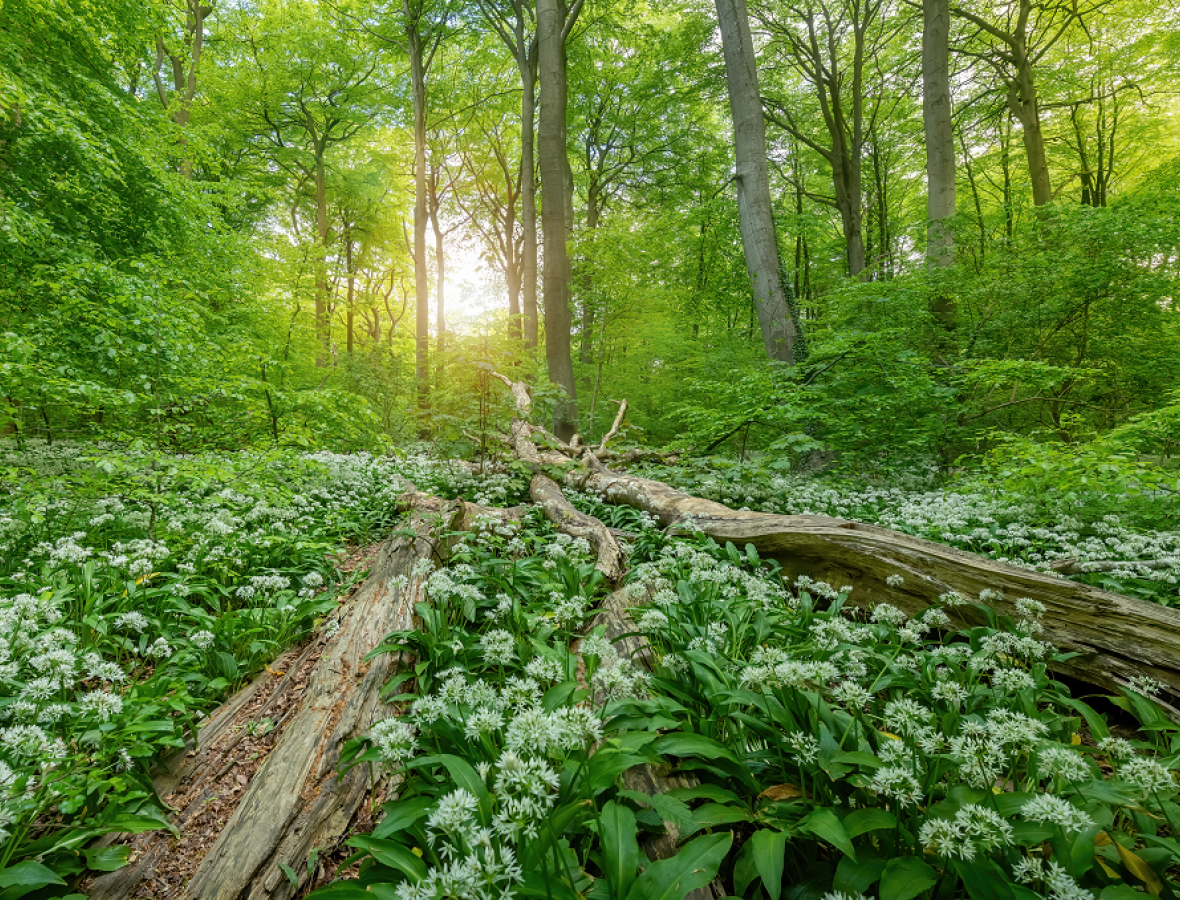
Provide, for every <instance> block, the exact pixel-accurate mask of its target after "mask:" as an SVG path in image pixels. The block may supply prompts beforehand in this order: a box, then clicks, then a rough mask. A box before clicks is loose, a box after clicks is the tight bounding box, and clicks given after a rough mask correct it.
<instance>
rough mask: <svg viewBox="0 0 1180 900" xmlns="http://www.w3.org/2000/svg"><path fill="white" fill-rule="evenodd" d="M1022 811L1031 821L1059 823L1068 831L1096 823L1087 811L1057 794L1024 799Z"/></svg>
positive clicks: (1050, 823) (1045, 823)
mask: <svg viewBox="0 0 1180 900" xmlns="http://www.w3.org/2000/svg"><path fill="white" fill-rule="evenodd" d="M1020 811H1021V812H1022V813H1024V817H1025V818H1026V819H1028V820H1029V821H1030V822H1039V823H1041V824H1042V825H1058V826H1060V827H1061V828H1064V829H1065V830H1066V831H1081V830H1082V829H1084V828H1089V827H1090V826H1091V825H1093V824H1094V820H1093V819H1091V818H1090V816H1089V815H1088V814H1087V813H1085V812H1083V811H1082V810H1080V809H1078V808H1077V807H1076V806H1074V805H1072V804H1071V803H1069V802H1068V801H1067V800H1064V799H1062V798H1061V797H1058V796H1056V795H1055V794H1038V795H1037V796H1035V797H1033V798H1032V799H1030V800H1026V801H1024V805H1023V806H1021V808H1020Z"/></svg>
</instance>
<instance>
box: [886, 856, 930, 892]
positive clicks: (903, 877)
mask: <svg viewBox="0 0 1180 900" xmlns="http://www.w3.org/2000/svg"><path fill="white" fill-rule="evenodd" d="M937 883H938V876H937V875H935V873H934V870H933V869H932V868H930V866H928V865H926V863H924V862H922V860H920V859H918V858H917V857H916V856H901V857H897V858H895V859H891V860H889V862H887V863H885V870H884V872H882V873H881V887H880V893H879V896H880V900H913V898H914V897H917V896H918V895H919V894H920V893H922V892H923V891H924V890H926V889H927V888H929V887H933V886H934V885H935V884H937Z"/></svg>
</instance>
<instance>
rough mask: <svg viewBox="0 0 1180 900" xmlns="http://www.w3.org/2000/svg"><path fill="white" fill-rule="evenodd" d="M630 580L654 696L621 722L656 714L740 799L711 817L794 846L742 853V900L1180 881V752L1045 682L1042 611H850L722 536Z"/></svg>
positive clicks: (669, 736) (661, 559)
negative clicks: (1175, 874) (651, 653)
mask: <svg viewBox="0 0 1180 900" xmlns="http://www.w3.org/2000/svg"><path fill="white" fill-rule="evenodd" d="M634 576H635V577H634V581H633V582H632V588H631V590H632V593H633V596H634V598H635V601H636V608H635V610H634V616H635V619H636V621H637V623H638V627H639V629H640V630H641V631H643V632H644V633H645V635H646V636H647V638H648V639H649V640H650V642H651V644H652V646H653V647H654V648H655V649H656V651H657V655H658V658H659V665H658V667H657V670H656V673H655V675H654V677H653V678H652V680H651V690H652V693H653V698H652V699H649V700H631V701H626V702H625V703H622V704H620V705H619V706H618V708H617V710H616V711H618V712H620V713H625V714H626V715H628V716H629V717H630V720H631V721H639V720H640V719H641V718H642V717H643V716H647V717H649V718H650V719H651V720H652V721H658V722H660V723H661V725H662V727H664V728H665V729H668V732H667V733H665V734H664V735H663V736H662V737H660V738H659V739H658V740H657V741H655V743H654V744H653V747H654V748H655V749H657V750H659V751H662V752H665V753H669V754H674V755H677V756H680V757H682V762H681V768H682V769H687V770H691V771H693V773H694V774H695V775H697V777H699V778H701V780H702V781H704V782H705V783H707V784H708V785H710V786H711V787H712V788H715V789H716V790H717V791H723V792H728V794H727V795H723V794H720V793H719V794H717V795H716V797H715V798H714V800H713V802H712V803H710V804H706V805H704V806H702V807H699V808H698V809H696V810H694V811H693V814H694V816H695V817H696V818H697V820H698V821H708V822H712V823H717V822H735V821H738V822H743V823H747V824H746V825H745V826H744V827H753V828H758V829H771V830H775V831H778V832H781V833H783V834H785V835H787V837H785V838H783V839H782V841H783V842H782V848H783V849H782V852H783V853H784V854H785V858H786V860H787V864H786V874H785V875H784V874H783V870H782V869H781V868H780V869H778V870H776V869H775V868H774V867H773V866H770V865H769V863H768V862H767V858H766V857H765V856H764V850H761V849H759V848H764V847H765V846H769V845H770V844H771V843H772V842H773V840H774V838H773V837H767V838H766V839H764V840H763V839H760V840H759V841H749V842H747V843H746V844H745V845H744V846H745V850H744V852H743V854H742V855H741V856H739V858H738V859H737V860H735V861H734V873H735V882H736V884H737V885H738V889H739V892H740V891H741V890H744V889H745V888H746V887H748V886H749V885H756V884H758V883H759V881H761V883H762V885H763V887H764V889H765V890H767V891H769V892H770V894H771V896H775V895H777V893H778V892H779V891H780V890H781V885H780V884H779V883H777V882H776V881H775V879H776V878H785V879H786V881H787V882H788V883H790V882H792V881H797V880H800V879H810V880H811V881H812V882H813V883H816V882H818V883H822V884H823V885H824V886H825V887H830V888H831V889H832V890H834V891H837V892H844V893H845V894H847V895H850V896H859V895H865V894H871V893H875V894H876V896H878V897H879V898H880V900H909V898H912V897H914V896H917V895H918V894H933V895H934V896H935V897H953V896H957V895H959V894H961V893H962V892H964V891H966V892H967V893H968V894H970V895H971V896H972V897H975V898H979V897H982V896H983V895H982V894H980V893H979V891H980V890H981V888H978V887H977V886H978V885H979V884H981V883H983V882H986V883H989V884H992V885H995V884H997V883H998V884H999V885H1000V887H998V888H996V890H998V891H999V893H995V894H988V895H987V896H989V897H990V896H1004V897H1013V898H1014V897H1028V896H1031V895H1032V893H1030V892H1035V891H1040V892H1042V893H1040V894H1036V895H1037V896H1047V897H1050V898H1053V900H1064V898H1067V897H1068V898H1073V900H1080V898H1095V897H1097V896H1098V894H1099V893H1103V892H1106V893H1103V896H1104V897H1108V896H1114V895H1113V894H1110V893H1109V890H1110V889H1111V888H1112V887H1114V888H1118V889H1120V890H1122V889H1129V886H1131V885H1141V886H1147V887H1148V888H1149V889H1153V888H1157V887H1158V886H1159V885H1163V884H1165V883H1166V884H1168V885H1171V887H1169V888H1168V889H1169V890H1175V889H1176V886H1175V885H1174V884H1173V883H1172V882H1169V881H1167V872H1168V870H1169V869H1170V868H1171V867H1172V866H1174V865H1176V864H1177V862H1180V843H1176V842H1175V840H1174V837H1173V835H1174V834H1175V831H1174V826H1173V824H1172V823H1173V822H1177V821H1180V816H1178V815H1177V814H1178V813H1180V807H1177V806H1176V804H1175V803H1174V798H1175V794H1176V790H1177V787H1178V786H1177V783H1176V780H1175V772H1174V770H1173V765H1174V764H1175V761H1176V757H1175V756H1173V755H1171V754H1172V753H1174V752H1175V748H1171V750H1170V752H1169V755H1168V756H1165V757H1159V756H1157V755H1156V754H1155V753H1153V747H1152V745H1151V744H1150V743H1148V742H1144V741H1140V742H1131V741H1127V740H1125V739H1119V738H1112V737H1111V736H1110V735H1109V732H1108V730H1107V727H1106V725H1105V723H1104V722H1103V720H1102V718H1101V717H1100V716H1099V715H1097V713H1095V712H1094V710H1092V709H1091V708H1090V707H1089V706H1087V705H1086V704H1085V703H1083V702H1082V701H1080V700H1078V699H1076V698H1073V697H1071V696H1070V695H1069V693H1068V691H1067V690H1066V689H1065V688H1064V687H1063V686H1062V685H1060V684H1058V683H1057V682H1055V681H1054V680H1053V679H1052V678H1051V676H1050V674H1049V671H1048V666H1049V665H1050V664H1051V663H1052V662H1053V660H1054V659H1055V658H1056V656H1057V651H1056V650H1055V649H1054V648H1052V647H1050V646H1049V645H1047V644H1045V643H1044V642H1042V641H1041V640H1040V639H1039V638H1038V636H1037V635H1038V633H1039V631H1040V621H1039V619H1040V616H1041V615H1042V614H1043V612H1044V609H1043V607H1041V606H1040V604H1038V603H1036V602H1035V601H1032V600H1018V601H1017V602H1016V604H1015V606H1016V609H1017V611H1018V618H1017V619H1016V620H1014V621H1001V620H998V619H997V616H996V614H995V612H994V611H992V610H991V609H990V607H989V606H988V603H989V602H990V601H992V600H994V599H996V597H995V596H994V595H989V592H985V595H984V596H982V597H978V598H970V599H969V600H968V599H967V598H961V597H958V596H955V595H948V596H946V597H944V598H943V602H944V605H947V606H950V605H958V604H963V603H966V602H971V603H972V604H974V605H975V606H976V607H978V609H979V612H980V614H981V615H983V616H984V617H986V618H987V620H988V621H989V622H990V623H991V624H990V625H989V626H985V627H976V628H970V629H966V630H960V631H954V630H950V629H949V626H948V622H949V619H948V617H947V615H946V614H945V612H944V611H943V609H941V608H940V607H932V608H930V609H927V610H926V611H925V612H923V613H922V614H921V615H919V616H916V617H913V618H911V617H908V616H907V615H906V614H905V613H903V612H902V611H901V610H899V609H898V608H896V607H894V606H892V605H890V604H889V603H888V598H887V597H883V598H881V599H880V600H879V601H878V602H875V603H870V604H867V606H868V609H867V610H865V611H861V610H852V609H851V608H849V606H848V605H847V602H846V601H847V600H848V597H849V590H848V589H847V588H843V589H839V590H837V589H835V588H833V587H832V586H830V585H827V584H823V583H817V582H814V581H812V580H810V579H808V578H806V577H800V578H798V579H795V580H794V582H793V583H792V584H791V585H790V589H789V590H788V587H787V585H786V584H785V583H784V582H783V581H782V580H781V579H780V578H779V577H778V575H777V574H776V570H775V568H774V567H766V566H759V564H758V560H757V557H756V554H754V553H753V550H752V548H747V551H746V553H744V554H742V553H739V552H738V551H737V550H736V548H733V547H732V546H729V547H726V548H721V547H718V546H717V545H716V544H714V543H713V542H711V541H709V540H703V541H701V542H699V543H698V545H697V546H692V545H689V544H678V545H673V546H669V547H666V548H665V549H664V550H663V551H662V552H661V554H660V555H659V556H658V558H656V559H655V560H654V561H653V562H651V563H650V564H648V565H645V566H641V567H639V568H638V569H637V570H636V571H635V573H634ZM1126 700H1127V706H1128V708H1136V707H1135V706H1134V705H1133V704H1132V703H1131V701H1132V700H1134V702H1135V703H1136V704H1139V705H1140V706H1146V707H1150V703H1149V702H1148V701H1147V700H1146V699H1145V698H1144V697H1142V696H1141V695H1139V694H1137V693H1135V692H1133V691H1128V696H1127V698H1126ZM1161 718H1162V717H1161ZM1083 721H1084V722H1085V726H1084V728H1085V730H1087V731H1088V733H1089V736H1090V737H1091V740H1089V741H1085V742H1083V740H1082V732H1083V725H1082V723H1083ZM1153 727H1156V728H1160V727H1163V726H1160V725H1159V723H1158V720H1156V721H1155V723H1154V724H1153ZM672 728H676V729H677V731H672V730H671V729H672ZM1165 730H1166V729H1165ZM1172 731H1173V733H1174V729H1173V730H1172ZM724 796H729V797H730V799H729V800H728V801H726V800H724V799H723V797H724ZM709 807H712V808H711V809H710V808H709ZM775 846H777V845H775ZM817 858H818V859H819V860H821V861H822V862H821V863H820V864H819V866H818V868H817V863H816V860H817ZM792 866H795V867H796V868H795V869H794V870H793V871H792ZM767 879H770V880H771V882H772V883H768V882H767ZM1025 884H1028V885H1032V888H1025V887H1024V886H1023V885H1025ZM1116 893H1117V891H1116Z"/></svg>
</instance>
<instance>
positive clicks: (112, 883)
mask: <svg viewBox="0 0 1180 900" xmlns="http://www.w3.org/2000/svg"><path fill="white" fill-rule="evenodd" d="M399 506H401V507H402V508H403V509H411V510H412V511H413V513H412V515H411V520H410V525H409V527H408V528H407V529H403V531H402V532H400V533H399V534H398V535H395V537H394V538H393V539H391V540H390V541H389V542H387V544H386V545H385V547H384V548H383V549H382V551H381V554H380V556H379V557H378V559H377V561H376V563H375V564H374V566H373V570H372V572H371V573H370V575H369V577H368V579H367V580H366V581H365V582H364V584H363V585H362V586H361V588H360V589H359V590H358V591H357V593H356V595H355V596H354V598H353V600H352V601H351V603H350V604H349V606H348V608H347V610H346V611H344V612H343V613H342V614H341V616H340V623H341V624H340V628H339V631H338V632H337V633H336V635H335V636H334V637H332V638H330V639H329V638H327V637H323V636H321V637H320V638H319V639H318V640H317V641H313V642H312V643H311V644H310V645H309V646H308V648H306V650H305V651H304V652H303V655H302V656H301V657H298V658H293V659H292V665H290V666H288V668H287V672H286V675H285V676H284V677H283V678H282V679H280V681H279V686H278V688H276V689H275V691H274V692H273V693H272V695H271V697H270V698H269V699H268V700H267V701H266V703H265V704H264V705H263V706H262V707H261V708H260V710H255V711H254V713H253V715H255V716H256V717H257V716H261V715H262V714H263V712H265V711H266V710H267V709H268V708H269V705H270V704H272V703H273V702H274V700H275V698H276V697H285V698H286V700H287V701H288V702H289V703H290V708H288V709H287V710H286V712H285V714H284V715H282V716H281V717H279V718H280V721H279V722H278V723H277V725H276V727H275V729H274V733H275V735H277V740H276V742H275V743H274V745H273V748H272V749H270V750H269V751H268V753H267V755H266V757H265V760H264V761H263V762H262V765H261V767H260V768H258V770H257V772H255V773H254V776H253V778H252V779H251V780H250V781H249V783H248V787H247V788H246V790H245V792H244V794H243V795H242V797H241V798H240V801H239V802H238V803H237V805H236V808H235V809H234V811H233V814H232V815H231V816H230V817H229V820H228V822H226V823H225V825H224V827H223V828H222V829H221V830H220V833H219V834H217V836H216V839H215V840H214V841H213V842H212V846H210V847H208V850H207V852H206V853H204V855H203V859H201V860H200V863H199V865H197V866H196V868H195V870H194V871H192V872H191V874H190V873H184V875H183V876H182V877H180V878H177V871H176V869H177V862H178V861H177V860H175V859H171V858H170V856H169V855H170V854H172V853H173V852H174V848H173V847H172V846H171V845H172V841H171V839H170V838H169V837H168V836H167V835H153V836H152V837H153V838H154V839H155V840H154V842H153V843H152V844H151V845H150V846H147V847H140V848H139V849H138V855H137V857H136V859H135V861H134V862H133V863H132V865H130V866H128V867H125V868H123V869H121V870H119V871H117V872H112V873H110V874H108V875H104V876H102V877H100V878H98V879H96V880H95V882H94V883H93V885H92V887H91V890H90V896H91V897H92V898H94V900H124V898H128V897H131V896H134V895H136V894H137V892H139V891H142V890H143V889H144V885H145V884H146V883H147V882H149V881H153V879H154V876H155V873H156V870H157V868H158V867H160V866H161V865H164V866H165V867H166V868H168V869H169V874H170V875H171V876H172V882H173V884H172V888H173V889H171V890H169V891H167V892H166V893H164V894H161V895H160V896H176V897H184V898H201V900H207V898H225V900H230V898H234V900H236V898H263V897H266V898H269V900H286V898H290V897H292V896H294V895H295V894H296V893H297V890H298V889H299V888H298V887H297V886H296V885H293V884H291V882H290V880H289V879H288V877H287V875H286V874H285V873H284V872H283V870H282V868H280V864H285V865H287V866H289V867H290V868H291V870H293V871H294V872H295V873H296V874H297V876H298V879H297V880H298V881H299V883H300V884H299V886H302V885H303V884H304V883H305V882H307V881H308V879H309V878H310V876H311V875H313V874H314V873H311V872H308V870H307V859H308V854H309V853H310V852H311V850H312V849H313V848H318V849H319V850H320V851H321V853H326V852H327V851H328V850H329V849H331V848H333V847H335V846H337V845H338V844H339V842H340V841H341V840H342V839H343V838H344V837H345V836H346V835H347V833H348V830H349V825H350V822H352V821H353V820H354V817H355V816H356V814H357V812H358V810H360V809H361V808H362V807H363V806H364V803H365V801H366V799H367V798H368V797H369V795H370V788H371V787H372V785H371V784H370V782H369V777H370V773H369V771H368V770H367V767H357V768H355V769H352V770H351V771H350V772H348V773H347V774H345V775H344V776H343V777H341V776H338V774H337V769H338V764H339V758H340V751H341V749H342V747H343V744H344V743H345V742H346V741H347V740H349V739H351V738H353V737H356V736H359V735H360V734H362V733H363V732H365V731H366V730H368V728H369V727H370V726H371V725H372V724H373V722H375V721H377V720H378V719H380V718H383V717H385V716H386V715H389V714H391V712H392V710H391V709H390V708H389V707H387V706H386V705H385V704H384V703H382V702H381V699H380V691H381V688H382V686H383V685H384V684H385V683H386V681H387V680H388V678H389V677H390V675H391V674H392V673H393V671H394V667H395V666H396V665H397V664H398V661H399V659H398V657H396V656H393V655H384V656H379V657H377V658H376V659H374V660H372V661H371V662H366V661H365V660H364V657H365V655H366V654H367V653H368V652H369V651H370V650H372V649H373V648H374V647H376V646H377V645H378V644H379V643H381V641H382V640H383V639H384V638H385V637H386V636H387V635H388V634H389V633H390V632H392V631H397V630H405V629H408V628H410V627H411V626H412V616H413V608H414V604H415V603H416V602H417V601H418V600H419V599H420V598H421V590H422V585H421V581H420V579H416V578H413V577H412V572H413V568H414V564H415V563H416V562H417V561H418V560H420V559H437V558H439V557H440V556H443V555H445V554H446V552H447V550H448V546H447V545H448V542H449V541H448V534H449V533H450V532H452V531H454V530H456V529H466V528H470V527H472V526H473V525H474V524H475V522H476V520H477V519H478V518H481V517H484V518H495V519H503V518H512V517H514V515H515V512H514V511H504V510H489V509H486V508H483V507H480V506H477V505H475V504H470V503H464V502H463V501H444V500H439V499H438V498H435V497H430V496H428V495H425V494H421V493H419V492H417V491H415V490H413V489H411V490H410V491H407V492H406V493H405V494H403V495H402V497H401V498H400V500H399ZM403 575H404V576H406V578H407V582H408V583H405V584H403V583H402V582H401V580H400V579H401V576H403ZM301 670H302V672H301ZM300 672H301V674H298V673H300ZM297 674H298V680H296V679H297ZM268 677H270V678H273V677H275V676H268ZM304 680H305V681H306V686H305V687H303V681H304ZM262 683H263V680H262V679H260V680H259V681H256V682H255V685H252V686H251V688H250V689H248V690H247V691H245V692H243V693H242V695H240V696H239V697H235V698H233V699H232V700H231V701H229V702H228V703H227V704H225V705H224V706H223V708H222V710H219V711H218V713H216V714H215V715H214V716H213V717H212V719H211V720H210V725H209V726H208V727H206V728H205V729H203V730H202V733H201V740H202V745H201V750H202V752H196V753H195V755H194V756H193V757H190V758H187V759H185V760H184V761H183V762H182V763H181V764H180V765H179V766H175V765H174V766H173V767H172V768H170V769H168V770H166V771H165V772H163V773H161V774H160V776H159V779H158V780H157V784H158V786H159V787H160V788H163V789H164V790H163V791H162V796H166V795H167V794H170V793H172V791H171V790H170V788H173V789H174V788H175V787H176V786H177V785H178V784H180V783H181V782H182V781H184V782H185V783H186V785H187V787H188V788H189V789H188V790H187V791H186V797H187V798H188V802H187V804H186V808H185V809H182V810H179V811H178V814H177V816H176V821H177V823H178V824H179V825H181V826H182V828H183V825H184V823H185V822H187V821H188V820H189V819H190V818H191V817H192V816H193V815H194V814H196V813H197V812H198V811H199V810H200V809H201V808H202V807H203V806H204V804H205V803H207V802H209V800H210V799H211V798H213V797H215V796H216V795H217V794H218V793H219V792H226V791H228V790H230V786H227V785H224V784H218V783H217V780H218V779H217V777H216V776H217V775H227V774H228V775H229V777H230V779H231V781H230V785H233V784H234V782H233V781H232V779H234V778H240V777H241V776H240V775H236V776H235V775H232V774H230V773H229V771H228V769H227V768H225V767H223V766H222V765H221V762H222V761H224V760H225V758H226V756H231V757H232V755H233V754H234V752H235V748H234V746H233V745H234V744H236V743H237V741H240V740H241V739H242V734H240V733H239V734H238V735H237V736H236V737H232V736H230V735H227V734H226V729H227V727H228V725H227V724H226V723H233V722H234V721H235V719H236V711H240V710H241V709H242V708H243V707H244V706H245V705H246V703H248V701H249V698H250V697H251V696H253V695H255V694H257V692H258V691H259V690H261V689H262V688H261V687H258V685H261V684H262ZM287 687H294V688H296V689H300V688H301V690H300V693H299V695H298V696H295V695H291V694H290V691H285V690H284V688H287ZM218 736H220V737H222V738H225V737H230V742H229V744H228V745H226V744H225V742H224V741H222V743H221V745H219V746H218V748H217V749H218V750H219V753H218V755H217V756H216V759H212V758H210V759H207V760H203V759H202V756H203V751H206V750H207V748H209V747H210V745H211V742H213V741H216V740H217V738H218ZM230 761H231V766H230V767H229V768H232V767H233V766H232V761H233V760H232V759H231V760H230ZM214 767H216V769H214ZM211 772H212V773H214V777H210V776H211ZM194 777H199V778H201V779H203V783H202V784H193V782H192V779H193V778H194ZM239 783H241V782H239ZM379 787H380V785H379ZM195 855H197V856H199V855H200V854H199V853H198V854H195ZM185 882H187V884H185ZM153 883H154V882H153ZM182 885H183V890H181V889H180V888H181V886H182ZM153 895H155V894H153Z"/></svg>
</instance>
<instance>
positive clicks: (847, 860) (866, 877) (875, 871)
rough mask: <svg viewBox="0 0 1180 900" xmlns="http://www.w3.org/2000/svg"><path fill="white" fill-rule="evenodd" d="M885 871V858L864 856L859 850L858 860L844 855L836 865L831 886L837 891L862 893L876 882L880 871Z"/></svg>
mask: <svg viewBox="0 0 1180 900" xmlns="http://www.w3.org/2000/svg"><path fill="white" fill-rule="evenodd" d="M884 871H885V860H883V859H878V858H876V857H869V858H866V857H865V851H864V850H862V851H861V859H860V862H857V861H856V860H855V859H853V858H852V857H851V856H845V857H844V858H843V859H842V860H840V865H838V866H837V867H836V880H835V882H834V883H833V885H832V886H833V887H834V888H835V889H836V890H838V891H844V892H845V893H848V894H852V895H853V896H856V895H858V894H863V893H865V892H866V891H868V889H869V888H870V887H871V886H872V885H874V884H876V882H877V881H878V880H879V879H880V877H881V873H882V872H884Z"/></svg>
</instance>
